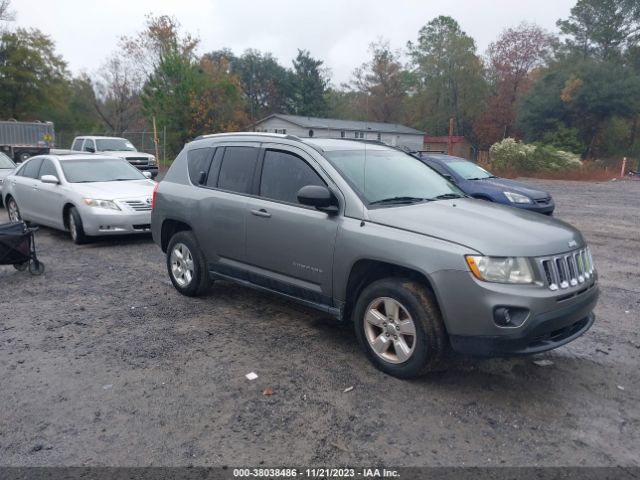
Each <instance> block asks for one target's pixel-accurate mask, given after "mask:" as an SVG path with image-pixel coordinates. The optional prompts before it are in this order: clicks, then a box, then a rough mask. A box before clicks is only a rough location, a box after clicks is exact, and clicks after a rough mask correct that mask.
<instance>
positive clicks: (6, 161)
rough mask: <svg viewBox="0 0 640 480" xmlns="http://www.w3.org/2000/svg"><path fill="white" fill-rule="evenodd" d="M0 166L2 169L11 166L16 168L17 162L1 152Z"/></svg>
mask: <svg viewBox="0 0 640 480" xmlns="http://www.w3.org/2000/svg"><path fill="white" fill-rule="evenodd" d="M0 168H2V169H5V168H10V169H12V170H13V169H14V168H16V164H15V163H13V162H12V161H11V159H10V158H9V157H7V156H6V155H5V154H4V153H2V152H0Z"/></svg>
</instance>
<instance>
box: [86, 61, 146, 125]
mask: <svg viewBox="0 0 640 480" xmlns="http://www.w3.org/2000/svg"><path fill="white" fill-rule="evenodd" d="M143 81H144V78H143V76H142V75H141V74H140V72H139V69H137V68H136V67H135V65H131V64H130V62H129V61H128V60H127V59H126V58H124V57H122V56H119V55H114V56H112V57H111V58H109V60H107V62H106V63H105V64H104V65H103V66H102V68H101V69H100V70H99V71H98V74H97V78H96V80H95V92H96V102H95V107H96V110H97V111H98V114H99V115H100V117H101V118H102V119H103V120H104V122H105V123H106V124H107V125H108V126H109V127H110V128H111V130H113V131H114V132H116V133H122V132H124V131H125V130H127V129H128V128H129V127H131V126H133V125H135V124H136V123H137V121H138V119H139V117H140V90H141V89H142V84H143Z"/></svg>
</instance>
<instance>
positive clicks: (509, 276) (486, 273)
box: [465, 255, 533, 283]
mask: <svg viewBox="0 0 640 480" xmlns="http://www.w3.org/2000/svg"><path fill="white" fill-rule="evenodd" d="M465 258H466V259H467V264H468V265H469V268H470V269H471V272H472V273H473V275H474V276H475V277H476V278H477V279H479V280H484V281H486V282H498V283H533V273H532V272H531V266H530V265H529V260H527V259H526V258H524V257H482V256H480V255H467V256H466V257H465Z"/></svg>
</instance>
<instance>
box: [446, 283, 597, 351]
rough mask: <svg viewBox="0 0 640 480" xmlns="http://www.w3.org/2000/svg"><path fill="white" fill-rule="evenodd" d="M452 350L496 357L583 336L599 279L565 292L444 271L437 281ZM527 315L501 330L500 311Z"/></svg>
mask: <svg viewBox="0 0 640 480" xmlns="http://www.w3.org/2000/svg"><path fill="white" fill-rule="evenodd" d="M436 285H438V292H437V293H438V296H439V300H440V305H441V307H442V313H443V317H444V320H445V325H446V327H447V332H448V333H449V339H450V343H451V347H452V348H453V350H455V351H456V352H458V353H463V354H467V355H482V356H498V355H522V354H532V353H539V352H544V351H547V350H551V349H554V348H557V347H559V346H561V345H565V344H566V343H569V342H571V341H573V340H575V339H576V338H578V337H579V336H580V335H582V334H583V333H585V332H586V331H587V330H588V329H589V328H591V325H593V322H594V320H595V315H594V314H593V309H594V308H595V305H596V303H597V300H598V295H599V292H598V285H597V275H594V276H593V277H592V278H591V280H590V281H589V282H587V283H584V284H582V285H579V286H577V287H574V288H572V289H568V290H562V291H555V292H554V291H551V290H549V289H548V288H546V287H543V286H540V287H538V286H532V285H505V284H496V283H488V282H481V281H478V280H476V279H475V278H474V277H473V276H472V275H471V273H469V272H459V271H447V272H442V273H441V274H439V278H438V279H436ZM504 306H506V307H510V308H519V309H525V310H527V311H528V312H529V314H528V316H527V317H526V320H524V322H523V323H521V324H520V325H519V326H500V325H498V324H497V323H496V321H495V311H496V308H499V307H504Z"/></svg>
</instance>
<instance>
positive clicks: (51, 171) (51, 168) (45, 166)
mask: <svg viewBox="0 0 640 480" xmlns="http://www.w3.org/2000/svg"><path fill="white" fill-rule="evenodd" d="M43 175H54V176H56V177H57V176H58V172H57V171H56V166H55V165H54V164H53V162H52V161H51V160H49V159H48V158H47V159H45V160H44V161H43V162H42V166H41V167H40V172H39V173H38V178H40V177H42V176H43Z"/></svg>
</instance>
